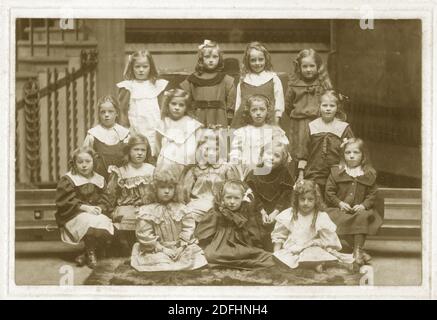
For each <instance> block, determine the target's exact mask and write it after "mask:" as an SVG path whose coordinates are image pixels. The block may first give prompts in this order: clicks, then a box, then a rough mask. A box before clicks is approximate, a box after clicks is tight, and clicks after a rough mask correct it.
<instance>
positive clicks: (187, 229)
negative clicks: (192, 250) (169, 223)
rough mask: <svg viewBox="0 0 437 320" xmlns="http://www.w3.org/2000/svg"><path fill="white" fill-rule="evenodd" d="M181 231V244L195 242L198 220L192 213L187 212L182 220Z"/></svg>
mask: <svg viewBox="0 0 437 320" xmlns="http://www.w3.org/2000/svg"><path fill="white" fill-rule="evenodd" d="M181 224H182V227H181V232H180V233H179V241H180V244H181V245H186V244H190V243H193V242H194V241H195V239H194V238H193V235H194V229H195V228H196V221H195V220H194V218H193V216H192V215H191V214H186V215H184V217H183V218H182V220H181Z"/></svg>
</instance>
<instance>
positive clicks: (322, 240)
mask: <svg viewBox="0 0 437 320" xmlns="http://www.w3.org/2000/svg"><path fill="white" fill-rule="evenodd" d="M336 229H337V227H336V225H335V224H334V222H332V220H331V219H330V218H329V216H328V214H327V213H326V212H319V215H318V217H317V221H316V232H317V235H318V239H316V240H315V241H316V243H317V245H319V246H320V247H323V248H332V249H334V250H340V249H341V243H340V239H339V238H338V236H337V233H335V231H336Z"/></svg>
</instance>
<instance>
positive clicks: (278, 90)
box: [273, 75, 284, 117]
mask: <svg viewBox="0 0 437 320" xmlns="http://www.w3.org/2000/svg"><path fill="white" fill-rule="evenodd" d="M273 94H274V96H275V116H276V117H281V116H282V113H284V89H283V88H282V82H281V79H279V77H278V76H277V75H274V77H273Z"/></svg>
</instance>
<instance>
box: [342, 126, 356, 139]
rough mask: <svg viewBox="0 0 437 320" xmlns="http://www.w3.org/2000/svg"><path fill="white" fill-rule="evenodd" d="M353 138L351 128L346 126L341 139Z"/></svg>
mask: <svg viewBox="0 0 437 320" xmlns="http://www.w3.org/2000/svg"><path fill="white" fill-rule="evenodd" d="M353 137H354V133H353V132H352V129H351V126H347V127H346V129H344V131H343V134H342V136H341V139H342V140H343V139H345V138H346V139H350V138H353Z"/></svg>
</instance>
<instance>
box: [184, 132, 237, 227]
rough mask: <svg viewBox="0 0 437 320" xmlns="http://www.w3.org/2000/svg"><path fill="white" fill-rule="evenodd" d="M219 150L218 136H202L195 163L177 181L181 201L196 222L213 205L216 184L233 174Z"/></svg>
mask: <svg viewBox="0 0 437 320" xmlns="http://www.w3.org/2000/svg"><path fill="white" fill-rule="evenodd" d="M211 132H212V130H211ZM219 151H220V150H219V142H218V136H217V135H215V134H210V135H208V136H204V139H203V140H202V141H201V142H200V144H199V146H198V147H197V150H196V165H193V166H191V167H189V168H188V170H187V171H186V173H184V174H183V175H182V178H181V180H180V182H179V189H180V195H181V197H182V201H183V202H184V203H186V204H187V208H188V210H189V211H190V212H191V213H192V214H193V217H194V220H196V222H199V221H200V220H201V219H202V217H203V216H204V215H205V214H206V213H207V212H208V211H209V210H210V209H212V207H213V206H214V190H215V189H216V188H217V186H218V185H220V184H222V183H223V182H224V181H225V180H227V179H230V178H232V177H233V176H234V175H233V174H232V172H233V171H232V168H231V167H230V166H229V164H228V163H227V162H225V161H224V160H223V159H220V158H219Z"/></svg>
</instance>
